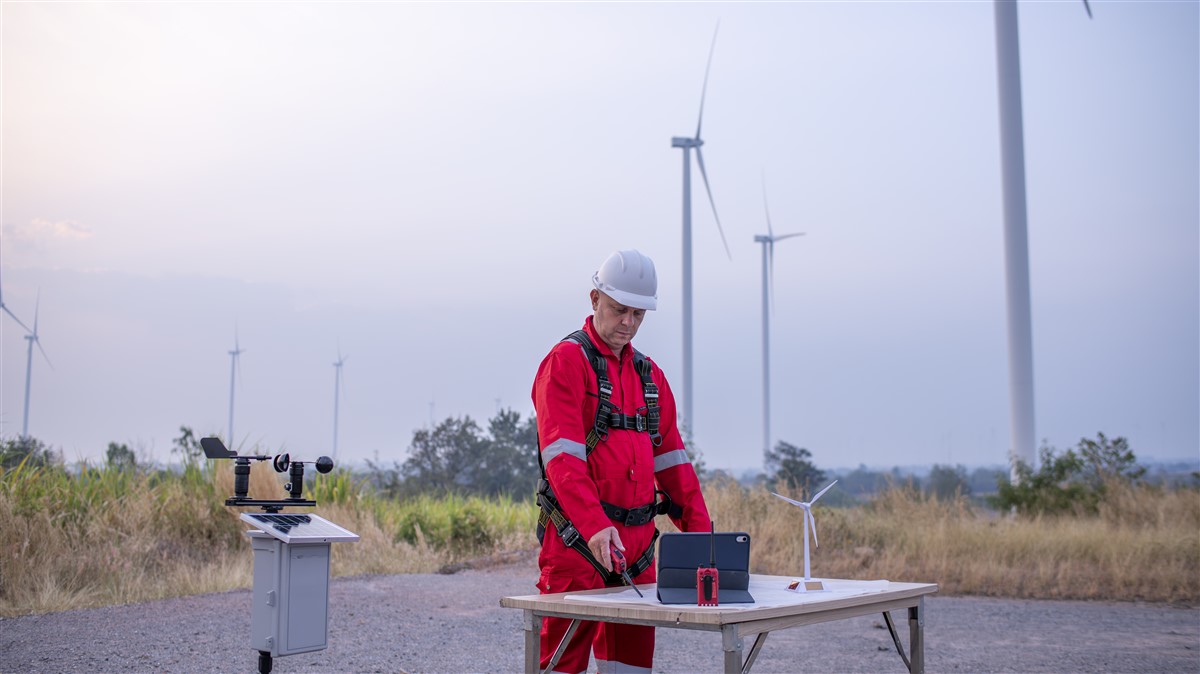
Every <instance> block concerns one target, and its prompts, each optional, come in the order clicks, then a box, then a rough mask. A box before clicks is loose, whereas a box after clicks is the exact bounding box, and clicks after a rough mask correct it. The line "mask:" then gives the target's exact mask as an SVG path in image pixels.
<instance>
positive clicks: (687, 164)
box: [671, 24, 733, 440]
mask: <svg viewBox="0 0 1200 674" xmlns="http://www.w3.org/2000/svg"><path fill="white" fill-rule="evenodd" d="M719 28H720V24H717V29H719ZM717 29H714V30H713V39H712V46H710V47H709V50H708V65H706V66H705V67H704V85H703V86H702V87H701V88H700V116H699V119H698V120H697V121H696V135H695V136H693V137H691V138H685V137H681V136H675V137H673V138H671V147H678V148H682V149H683V395H682V398H683V415H682V417H683V422H682V425H683V428H684V431H685V439H688V440H690V439H691V435H692V430H693V426H694V424H695V420H696V418H695V416H694V415H693V414H692V410H693V403H694V400H695V399H694V396H693V395H692V391H693V388H694V384H695V379H694V378H693V377H692V157H691V152H692V149H693V148H695V150H696V165H697V166H699V168H700V177H701V178H703V179H704V189H705V191H706V192H708V203H709V204H710V205H711V206H712V210H713V219H714V220H716V222H717V231H718V232H720V234H721V243H722V244H724V245H725V254H726V255H728V256H729V258H730V259H733V255H732V254H731V253H730V252H729V243H728V242H727V241H725V231H724V230H723V229H721V218H720V217H719V216H717V203H716V202H715V201H713V195H712V188H711V187H709V185H708V174H707V173H706V172H705V170H704V154H703V153H702V152H701V151H700V147H701V146H702V145H704V141H703V140H701V138H700V127H701V125H702V124H703V123H704V95H705V93H706V92H707V90H708V72H709V69H710V68H711V67H712V55H713V50H714V49H716V46H717Z"/></svg>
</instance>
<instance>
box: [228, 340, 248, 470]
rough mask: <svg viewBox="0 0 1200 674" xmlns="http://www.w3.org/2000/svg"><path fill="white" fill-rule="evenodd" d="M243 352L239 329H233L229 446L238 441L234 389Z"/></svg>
mask: <svg viewBox="0 0 1200 674" xmlns="http://www.w3.org/2000/svg"><path fill="white" fill-rule="evenodd" d="M243 352H245V349H243V348H242V347H241V345H240V343H239V342H238V333H237V330H236V329H235V330H234V331H233V351H230V352H229V446H230V447H235V446H237V442H236V441H235V440H234V437H233V391H234V383H235V381H236V380H237V373H238V371H240V370H241V368H240V367H239V366H238V363H239V362H240V361H239V356H241V355H242V353H243Z"/></svg>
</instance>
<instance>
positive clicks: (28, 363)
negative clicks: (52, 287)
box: [10, 291, 54, 438]
mask: <svg viewBox="0 0 1200 674" xmlns="http://www.w3.org/2000/svg"><path fill="white" fill-rule="evenodd" d="M41 303H42V293H41V291H38V298H37V302H36V303H35V304H34V305H33V330H30V331H29V334H27V335H25V341H27V342H29V347H28V349H27V350H26V354H25V414H24V416H23V417H22V420H21V437H22V438H28V437H29V391H30V388H31V387H30V384H31V381H32V378H33V377H32V375H33V345H34V344H37V348H38V351H40V352H41V354H42V358H45V359H46V364H47V365H49V366H50V368H51V369H53V368H54V364H53V363H51V362H50V356H47V355H46V350H45V349H43V348H42V342H41V340H40V339H39V338H38V312H39V309H40V305H41ZM10 315H11V314H10ZM13 318H16V316H13ZM18 322H20V321H18Z"/></svg>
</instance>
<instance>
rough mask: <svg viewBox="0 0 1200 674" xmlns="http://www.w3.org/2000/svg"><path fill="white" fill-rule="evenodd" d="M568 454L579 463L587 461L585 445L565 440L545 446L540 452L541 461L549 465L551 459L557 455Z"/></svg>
mask: <svg viewBox="0 0 1200 674" xmlns="http://www.w3.org/2000/svg"><path fill="white" fill-rule="evenodd" d="M564 453H565V454H570V455H571V456H573V457H575V458H577V459H579V460H580V461H587V445H585V444H583V443H582V442H574V441H571V440H567V439H565V438H559V439H557V440H555V441H554V442H552V443H550V444H549V445H547V446H546V448H545V449H543V450H542V461H545V462H546V463H550V461H551V459H553V458H554V457H556V456H558V455H559V454H564Z"/></svg>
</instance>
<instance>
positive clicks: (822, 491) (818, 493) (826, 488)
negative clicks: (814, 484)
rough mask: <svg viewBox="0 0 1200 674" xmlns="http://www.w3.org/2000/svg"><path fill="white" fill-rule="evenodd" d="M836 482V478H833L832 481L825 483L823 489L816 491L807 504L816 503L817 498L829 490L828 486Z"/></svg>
mask: <svg viewBox="0 0 1200 674" xmlns="http://www.w3.org/2000/svg"><path fill="white" fill-rule="evenodd" d="M837 482H838V481H837V480H834V481H833V482H830V483H829V484H827V485H825V488H824V489H822V490H821V491H819V492H817V495H816V496H814V497H812V500H811V501H809V502H808V503H809V505H812V504H814V503H816V502H817V499H819V498H821V495H822V494H824V493H825V492H827V491H829V488H830V487H832V486H833V485H835V484H837Z"/></svg>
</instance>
